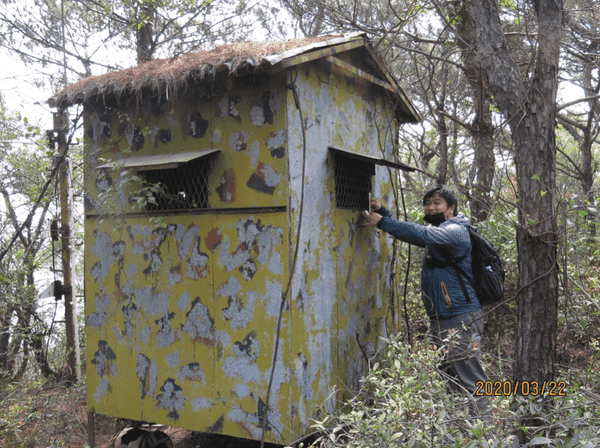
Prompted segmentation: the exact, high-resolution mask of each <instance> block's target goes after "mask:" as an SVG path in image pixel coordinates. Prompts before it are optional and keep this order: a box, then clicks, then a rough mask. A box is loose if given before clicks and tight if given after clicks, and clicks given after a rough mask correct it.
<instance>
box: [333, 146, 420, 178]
mask: <svg viewBox="0 0 600 448" xmlns="http://www.w3.org/2000/svg"><path fill="white" fill-rule="evenodd" d="M329 150H330V151H331V152H332V153H333V154H334V155H335V154H340V155H343V156H346V157H350V158H353V159H357V160H359V161H361V162H365V163H374V164H375V165H381V166H389V167H390V168H396V169H398V170H404V171H409V172H412V171H417V168H414V167H412V166H410V165H405V164H404V163H398V162H392V161H390V160H386V159H382V158H379V157H372V156H364V155H362V154H356V153H354V152H350V151H343V150H341V149H336V148H331V147H330V148H329Z"/></svg>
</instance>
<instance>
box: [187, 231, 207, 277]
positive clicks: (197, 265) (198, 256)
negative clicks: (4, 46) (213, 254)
mask: <svg viewBox="0 0 600 448" xmlns="http://www.w3.org/2000/svg"><path fill="white" fill-rule="evenodd" d="M201 242H202V240H201V239H200V237H196V244H194V246H193V248H192V254H191V255H190V258H188V259H187V275H188V277H189V278H191V279H193V280H197V279H199V278H205V277H206V276H207V275H208V274H209V270H208V254H205V253H204V252H202V251H201V250H200V243H201Z"/></svg>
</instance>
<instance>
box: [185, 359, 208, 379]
mask: <svg viewBox="0 0 600 448" xmlns="http://www.w3.org/2000/svg"><path fill="white" fill-rule="evenodd" d="M179 379H180V380H181V381H184V380H190V381H198V382H200V383H202V384H206V376H205V375H204V370H203V369H202V368H201V367H200V364H198V363H197V362H191V363H189V364H187V365H185V366H183V367H182V368H181V369H179Z"/></svg>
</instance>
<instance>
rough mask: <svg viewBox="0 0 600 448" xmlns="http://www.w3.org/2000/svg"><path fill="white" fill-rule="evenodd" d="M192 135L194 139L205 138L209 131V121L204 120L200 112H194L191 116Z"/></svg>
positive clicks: (190, 129)
mask: <svg viewBox="0 0 600 448" xmlns="http://www.w3.org/2000/svg"><path fill="white" fill-rule="evenodd" d="M189 122H190V128H189V132H190V135H191V136H192V137H194V138H203V137H204V136H205V135H206V131H207V130H208V120H205V119H204V118H202V115H201V114H200V112H197V111H194V112H192V113H191V114H190V116H189Z"/></svg>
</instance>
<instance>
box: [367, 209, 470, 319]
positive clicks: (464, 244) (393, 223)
mask: <svg viewBox="0 0 600 448" xmlns="http://www.w3.org/2000/svg"><path fill="white" fill-rule="evenodd" d="M376 213H379V214H380V215H381V216H382V218H381V221H380V222H379V223H378V224H377V227H379V228H380V229H381V230H383V231H384V232H386V233H389V234H390V235H392V236H393V237H395V238H397V239H399V240H401V241H404V242H407V243H409V244H414V245H415V246H420V247H424V248H425V249H426V252H425V258H424V260H423V271H422V273H421V289H422V292H423V304H424V305H425V310H426V311H427V314H428V315H429V316H430V317H441V318H449V317H452V316H458V315H460V314H466V313H470V312H472V311H478V310H480V309H481V305H480V303H479V299H478V298H477V294H476V293H475V290H474V289H473V287H472V286H471V284H470V282H469V280H467V279H465V278H463V281H464V285H465V288H466V289H467V292H468V294H469V297H470V299H471V301H470V303H469V302H468V301H467V298H466V297H465V294H464V292H463V289H462V287H461V285H460V281H459V279H458V275H459V274H458V273H457V272H456V269H454V268H453V267H452V266H449V265H445V264H446V263H445V262H444V257H443V256H442V255H441V254H440V252H439V251H440V250H442V251H444V252H445V253H446V254H448V253H449V254H450V255H451V257H452V258H453V259H456V258H459V257H462V256H464V255H465V254H467V256H466V257H465V258H464V259H462V260H461V261H460V262H459V263H458V264H459V266H460V267H461V268H462V269H463V270H464V271H465V272H466V273H468V274H469V275H471V278H472V276H473V274H472V269H471V264H472V263H471V237H470V235H469V230H468V228H467V226H468V225H469V223H470V221H469V219H468V218H467V217H466V216H465V215H463V214H462V213H459V214H458V215H457V216H453V217H452V218H450V219H448V220H447V221H445V222H443V223H442V224H440V225H439V226H438V227H434V226H425V225H421V224H415V223H412V222H406V221H398V220H396V219H395V218H394V217H393V216H392V214H391V213H390V212H389V211H388V210H387V209H385V208H381V209H379V210H377V211H376ZM435 260H438V263H436V262H435ZM444 265H445V266H444ZM444 287H445V289H444ZM446 291H447V294H445V292H446ZM448 297H449V300H448Z"/></svg>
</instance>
